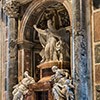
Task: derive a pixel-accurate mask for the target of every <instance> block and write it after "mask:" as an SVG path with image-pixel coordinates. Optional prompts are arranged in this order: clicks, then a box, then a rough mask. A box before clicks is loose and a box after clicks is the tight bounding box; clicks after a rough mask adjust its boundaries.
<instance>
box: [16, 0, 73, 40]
mask: <svg viewBox="0 0 100 100" xmlns="http://www.w3.org/2000/svg"><path fill="white" fill-rule="evenodd" d="M47 2H51V3H52V2H58V3H61V4H63V5H64V7H65V8H66V10H67V11H68V14H69V18H70V24H71V25H72V5H71V0H35V1H33V2H32V3H31V4H30V5H29V7H28V8H27V10H26V12H25V13H24V15H23V18H22V21H21V22H22V23H21V28H20V31H19V34H18V41H23V40H24V31H25V26H26V24H27V21H28V19H29V17H30V15H31V13H32V12H34V10H35V9H36V8H38V7H40V6H42V5H43V4H44V3H47Z"/></svg>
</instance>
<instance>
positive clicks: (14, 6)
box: [3, 1, 20, 17]
mask: <svg viewBox="0 0 100 100" xmlns="http://www.w3.org/2000/svg"><path fill="white" fill-rule="evenodd" d="M19 6H20V3H19V2H17V1H10V2H6V4H5V5H4V7H3V8H4V11H5V13H6V14H7V15H8V16H9V17H18V14H19V13H18V11H19Z"/></svg>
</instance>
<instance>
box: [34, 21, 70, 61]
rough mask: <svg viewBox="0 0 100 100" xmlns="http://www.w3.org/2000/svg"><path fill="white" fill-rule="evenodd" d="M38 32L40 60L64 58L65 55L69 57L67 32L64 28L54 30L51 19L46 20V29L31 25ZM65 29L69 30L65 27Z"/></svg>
mask: <svg viewBox="0 0 100 100" xmlns="http://www.w3.org/2000/svg"><path fill="white" fill-rule="evenodd" d="M33 27H34V28H35V30H36V31H37V32H38V35H39V40H40V43H41V45H42V47H43V49H42V51H41V52H40V55H41V56H42V61H41V62H45V61H51V60H66V56H67V57H69V51H68V49H69V46H68V44H69V43H68V42H69V32H66V28H60V29H59V30H56V29H55V28H54V27H53V23H52V21H51V20H48V21H47V27H48V28H47V29H45V30H42V29H40V28H37V26H36V25H34V26H33ZM67 30H70V29H69V28H67Z"/></svg>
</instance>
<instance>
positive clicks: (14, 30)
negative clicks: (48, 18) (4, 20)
mask: <svg viewBox="0 0 100 100" xmlns="http://www.w3.org/2000/svg"><path fill="white" fill-rule="evenodd" d="M19 6H20V4H19V2H16V1H10V2H8V3H6V4H5V6H4V10H5V13H6V14H7V16H8V43H9V44H8V45H9V52H8V55H9V56H8V65H7V66H8V97H7V100H12V91H13V86H14V85H15V84H17V82H18V48H17V35H18V25H17V17H18V10H19Z"/></svg>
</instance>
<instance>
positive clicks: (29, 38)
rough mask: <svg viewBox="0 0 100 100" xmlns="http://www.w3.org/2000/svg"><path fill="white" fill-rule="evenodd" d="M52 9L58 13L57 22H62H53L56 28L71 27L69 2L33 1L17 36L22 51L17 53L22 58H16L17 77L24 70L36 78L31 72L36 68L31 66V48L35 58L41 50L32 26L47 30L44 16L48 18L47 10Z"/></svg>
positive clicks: (53, 0) (64, 0)
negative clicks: (35, 25)
mask: <svg viewBox="0 0 100 100" xmlns="http://www.w3.org/2000/svg"><path fill="white" fill-rule="evenodd" d="M56 6H57V7H56ZM60 7H61V8H60ZM52 8H53V9H56V11H57V12H58V13H60V14H59V15H60V19H59V20H60V21H61V20H62V22H61V23H57V22H58V20H57V21H55V24H57V25H58V24H59V25H58V26H57V27H56V28H58V29H59V28H60V27H67V26H72V14H71V1H70V0H68V1H66V0H34V1H33V2H32V3H31V4H30V5H29V7H28V8H27V10H26V12H25V13H24V15H23V17H22V20H21V28H20V31H19V34H18V44H21V45H22V46H21V47H20V48H22V49H20V50H19V53H21V54H19V56H22V57H19V58H20V59H19V58H18V59H19V62H20V61H21V62H20V63H21V64H19V77H20V76H21V75H22V73H23V72H24V70H28V71H29V70H31V72H30V73H33V75H32V76H34V77H35V76H36V74H35V75H34V72H33V70H36V69H35V67H36V66H35V64H32V63H33V59H35V58H34V56H35V55H34V50H33V48H34V49H35V51H36V56H38V55H37V53H39V51H40V50H41V45H40V43H39V40H38V36H37V35H36V36H35V34H36V31H35V30H34V28H33V25H34V24H37V25H40V26H39V27H40V28H42V29H45V28H47V27H46V21H47V20H48V18H46V19H45V16H46V14H47V16H46V17H48V15H49V10H50V11H51V10H52ZM60 10H62V11H60ZM53 13H54V12H53ZM53 13H51V15H50V16H52V14H53ZM58 13H57V14H58ZM44 15H45V16H44ZM57 17H59V16H56V18H57ZM65 17H67V18H65ZM56 18H55V19H56ZM61 18H62V19H61ZM45 20H46V21H45ZM53 20H54V19H53ZM65 20H67V21H65ZM63 21H64V22H63ZM42 23H43V24H42ZM43 25H44V26H43ZM55 26H56V25H55ZM30 30H31V31H30ZM23 45H24V46H23ZM23 47H24V48H23ZM23 55H24V56H23ZM23 59H24V60H23ZM39 60H40V59H39ZM29 63H31V64H30V65H29ZM21 65H22V66H21ZM19 80H20V78H19Z"/></svg>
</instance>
